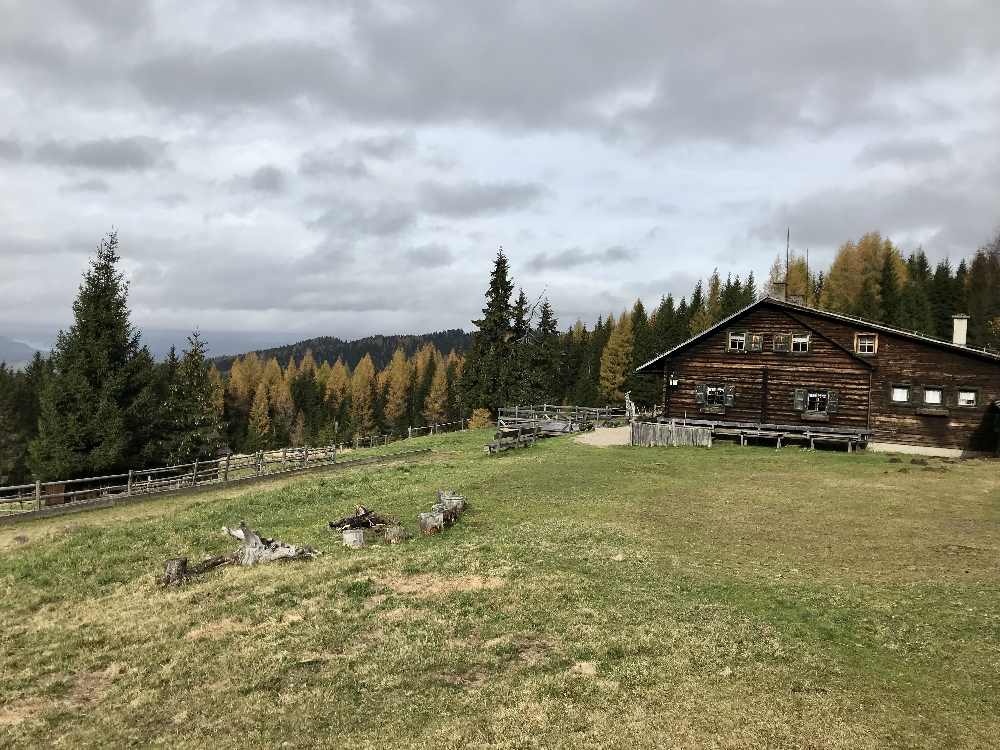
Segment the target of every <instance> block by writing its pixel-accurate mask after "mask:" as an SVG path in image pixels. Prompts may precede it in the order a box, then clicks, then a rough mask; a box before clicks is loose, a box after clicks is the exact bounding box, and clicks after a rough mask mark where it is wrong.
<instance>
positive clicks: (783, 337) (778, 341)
mask: <svg viewBox="0 0 1000 750" xmlns="http://www.w3.org/2000/svg"><path fill="white" fill-rule="evenodd" d="M791 340H792V337H791V335H790V334H787V333H776V334H774V351H776V352H787V351H788V349H789V347H790V346H791Z"/></svg>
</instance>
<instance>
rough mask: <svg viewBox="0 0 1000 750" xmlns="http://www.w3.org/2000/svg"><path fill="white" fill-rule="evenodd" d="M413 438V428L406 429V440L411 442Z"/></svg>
mask: <svg viewBox="0 0 1000 750" xmlns="http://www.w3.org/2000/svg"><path fill="white" fill-rule="evenodd" d="M412 437H413V428H412V427H407V428H406V439H407V440H409V439H410V438H412Z"/></svg>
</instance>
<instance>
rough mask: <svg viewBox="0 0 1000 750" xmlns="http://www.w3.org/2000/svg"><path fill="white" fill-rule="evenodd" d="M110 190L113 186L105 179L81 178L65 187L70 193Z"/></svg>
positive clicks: (105, 191) (104, 191)
mask: <svg viewBox="0 0 1000 750" xmlns="http://www.w3.org/2000/svg"><path fill="white" fill-rule="evenodd" d="M110 190H111V186H110V185H108V183H107V182H105V181H104V180H81V181H80V182H73V183H70V184H69V185H66V186H64V187H63V191H64V192H68V193H107V192H109V191H110Z"/></svg>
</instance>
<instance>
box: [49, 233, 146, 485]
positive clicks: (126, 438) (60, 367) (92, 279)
mask: <svg viewBox="0 0 1000 750" xmlns="http://www.w3.org/2000/svg"><path fill="white" fill-rule="evenodd" d="M119 260H120V258H119V255H118V236H117V234H116V233H115V232H112V233H110V234H109V235H108V236H107V237H106V238H104V239H103V240H102V241H101V244H100V246H99V247H98V249H97V253H96V255H95V257H94V258H93V259H92V261H91V264H90V268H89V269H88V270H87V272H86V273H85V274H84V278H83V283H82V284H81V285H80V289H79V292H78V294H77V298H76V300H75V301H74V303H73V324H72V325H71V326H70V328H69V329H68V330H67V331H60V332H59V336H58V338H57V340H56V346H55V349H54V350H53V352H52V358H51V368H52V373H51V376H50V377H48V378H46V383H45V387H44V388H43V390H42V394H41V399H40V412H41V413H40V417H39V429H38V436H37V437H36V438H35V440H34V441H33V442H32V444H31V452H30V465H31V469H32V471H33V472H34V473H35V475H36V476H38V477H39V478H42V479H47V480H53V479H71V478H74V477H80V476H88V475H89V476H93V475H96V474H108V473H114V472H123V471H126V470H127V469H128V468H129V467H130V466H131V465H133V464H135V463H138V461H139V455H138V453H139V451H140V446H138V445H137V441H136V440H135V433H136V432H139V429H138V428H139V427H140V426H141V420H144V419H145V418H146V417H147V416H148V415H147V414H142V413H138V412H137V411H136V410H134V409H133V406H134V405H135V404H136V402H137V401H140V400H141V399H144V398H145V397H148V394H149V389H150V387H151V384H152V378H153V360H152V357H151V356H150V355H149V352H148V350H146V349H144V348H142V347H140V344H139V331H138V330H137V329H136V328H135V327H134V326H133V325H132V322H131V320H130V317H129V308H128V282H127V281H126V280H125V278H124V275H123V274H122V273H121V271H119V270H118V262H119Z"/></svg>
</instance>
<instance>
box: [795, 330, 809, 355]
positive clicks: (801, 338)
mask: <svg viewBox="0 0 1000 750" xmlns="http://www.w3.org/2000/svg"><path fill="white" fill-rule="evenodd" d="M792 351H793V352H798V353H800V354H802V353H804V352H807V351H809V334H808V333H802V334H796V335H794V336H792Z"/></svg>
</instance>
